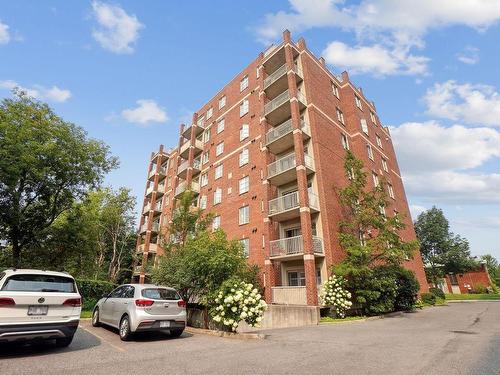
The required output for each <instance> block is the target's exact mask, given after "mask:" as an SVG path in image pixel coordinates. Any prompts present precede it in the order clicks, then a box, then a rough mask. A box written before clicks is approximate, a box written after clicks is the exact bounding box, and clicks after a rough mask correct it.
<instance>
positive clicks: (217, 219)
mask: <svg viewBox="0 0 500 375" xmlns="http://www.w3.org/2000/svg"><path fill="white" fill-rule="evenodd" d="M219 228H220V216H215V217H214V220H213V221H212V229H213V230H216V229H219Z"/></svg>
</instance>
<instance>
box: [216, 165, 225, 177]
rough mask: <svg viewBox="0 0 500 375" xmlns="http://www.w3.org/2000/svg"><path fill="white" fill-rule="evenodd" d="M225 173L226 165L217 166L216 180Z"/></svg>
mask: <svg viewBox="0 0 500 375" xmlns="http://www.w3.org/2000/svg"><path fill="white" fill-rule="evenodd" d="M223 173H224V166H223V165H222V164H220V165H218V166H216V167H215V179H216V180H217V179H219V178H221V177H222V174H223Z"/></svg>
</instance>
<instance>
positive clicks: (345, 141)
mask: <svg viewBox="0 0 500 375" xmlns="http://www.w3.org/2000/svg"><path fill="white" fill-rule="evenodd" d="M340 139H341V140H342V147H344V149H345V150H349V140H348V139H347V135H345V134H344V133H342V134H341V135H340Z"/></svg>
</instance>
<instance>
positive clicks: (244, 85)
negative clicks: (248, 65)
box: [240, 75, 248, 92]
mask: <svg viewBox="0 0 500 375" xmlns="http://www.w3.org/2000/svg"><path fill="white" fill-rule="evenodd" d="M247 87H248V75H246V76H244V77H243V78H242V79H241V81H240V92H241V91H243V90H245V89H246V88H247Z"/></svg>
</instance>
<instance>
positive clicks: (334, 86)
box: [332, 82, 340, 98]
mask: <svg viewBox="0 0 500 375" xmlns="http://www.w3.org/2000/svg"><path fill="white" fill-rule="evenodd" d="M332 91H333V95H335V96H336V97H337V98H340V95H339V87H338V86H337V85H336V84H335V83H333V82H332Z"/></svg>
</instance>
